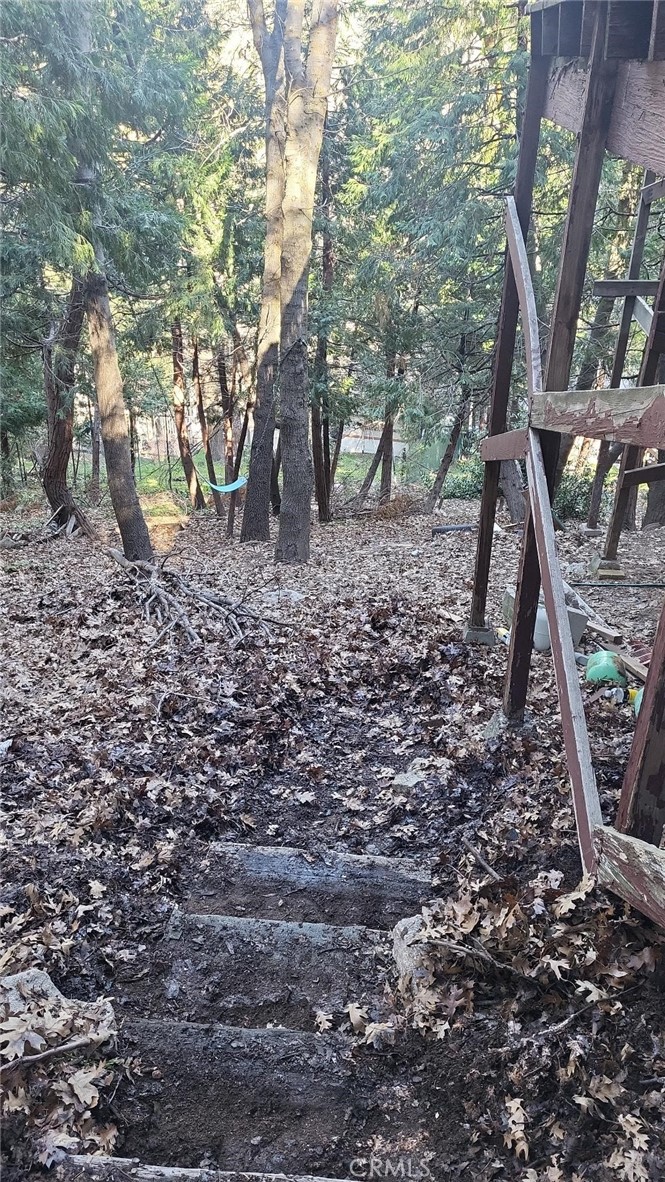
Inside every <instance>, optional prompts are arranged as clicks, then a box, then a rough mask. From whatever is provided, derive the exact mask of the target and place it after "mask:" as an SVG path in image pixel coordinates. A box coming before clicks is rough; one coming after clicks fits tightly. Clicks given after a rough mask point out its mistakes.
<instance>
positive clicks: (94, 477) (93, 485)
mask: <svg viewBox="0 0 665 1182" xmlns="http://www.w3.org/2000/svg"><path fill="white" fill-rule="evenodd" d="M100 442H101V439H100V431H99V407H98V405H97V400H96V399H95V401H94V402H93V403H92V407H91V415H90V450H91V454H92V467H91V469H90V483H89V485H88V500H89V501H90V502H91V503H92V504H93V505H98V504H99V500H100V496H101V490H100V482H99V450H100Z"/></svg>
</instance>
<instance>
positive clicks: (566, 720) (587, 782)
mask: <svg viewBox="0 0 665 1182" xmlns="http://www.w3.org/2000/svg"><path fill="white" fill-rule="evenodd" d="M526 466H527V477H528V482H529V500H530V505H531V517H532V521H533V526H534V530H535V535H536V545H537V549H538V559H539V562H540V573H541V576H542V582H543V594H544V596H545V607H546V609H547V623H548V625H549V631H550V638H551V641H552V657H553V660H554V670H555V673H556V681H557V688H558V691H559V706H560V710H561V725H562V728H563V741H564V746H565V749H566V763H567V765H568V775H569V776H570V783H571V788H572V795H573V808H574V810H575V821H576V824H577V836H578V840H579V845H580V854H581V857H582V865H583V867H584V869H585V871H586V872H587V873H589V874H591V873H593V871H594V869H595V861H596V856H595V846H594V839H593V833H594V830H595V829H596V828H597V827H598V826H599V825H602V823H603V819H602V814H601V809H600V799H599V796H598V789H597V787H596V778H595V775H594V771H593V763H592V760H591V748H590V746H589V736H588V733H587V728H586V721H585V718H584V702H583V700H582V691H581V689H580V678H579V673H578V670H577V665H576V663H575V649H574V646H573V638H572V636H571V632H570V624H569V622H568V609H567V606H566V597H565V591H564V586H563V579H562V577H561V568H560V566H559V558H558V555H557V550H556V541H555V538H554V524H553V522H552V510H551V506H550V494H549V488H548V483H547V476H546V473H545V464H544V460H543V453H542V448H541V443H540V436H539V435H538V434H537V433H536V432H535V431H531V432H530V433H529V450H528V452H527V457H526Z"/></svg>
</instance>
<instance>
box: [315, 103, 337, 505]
mask: <svg viewBox="0 0 665 1182" xmlns="http://www.w3.org/2000/svg"><path fill="white" fill-rule="evenodd" d="M327 122H328V112H327V110H326V116H325V119H324V121H323V143H322V146H321V213H322V217H323V243H322V252H321V277H322V287H323V293H324V294H323V299H324V301H325V300H326V297H329V296H330V293H331V291H332V288H333V283H334V278H335V255H334V248H333V240H332V234H331V217H332V185H331V183H330V153H329V151H328V148H327V145H326V126H327ZM326 314H327V308H326V307H325V306H324V323H323V325H322V326H321V327H320V328H319V332H318V336H317V340H316V356H315V358H314V388H313V390H312V458H313V460H314V488H315V492H316V503H317V507H318V510H319V521H321V522H323V523H326V522H329V521H332V508H331V502H330V494H331V480H330V391H329V373H328V331H327V327H326V325H325V315H326Z"/></svg>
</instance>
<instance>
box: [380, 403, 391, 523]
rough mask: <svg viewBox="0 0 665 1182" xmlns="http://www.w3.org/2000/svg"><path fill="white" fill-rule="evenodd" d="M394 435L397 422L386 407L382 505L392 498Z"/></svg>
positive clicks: (382, 466) (382, 461) (382, 462)
mask: <svg viewBox="0 0 665 1182" xmlns="http://www.w3.org/2000/svg"><path fill="white" fill-rule="evenodd" d="M394 435H395V423H394V420H393V416H392V414H391V412H390V410H389V409H388V407H386V419H385V427H384V442H383V452H382V455H381V489H380V492H379V502H380V504H382V505H383V504H385V503H386V502H387V501H389V500H390V497H391V494H392V486H393V441H394Z"/></svg>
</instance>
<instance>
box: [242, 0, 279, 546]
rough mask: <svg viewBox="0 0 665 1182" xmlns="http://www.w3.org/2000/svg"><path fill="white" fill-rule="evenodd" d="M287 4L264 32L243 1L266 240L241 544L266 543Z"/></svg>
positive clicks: (252, 4) (259, 12)
mask: <svg viewBox="0 0 665 1182" xmlns="http://www.w3.org/2000/svg"><path fill="white" fill-rule="evenodd" d="M288 3H289V0H276V3H275V15H274V23H273V28H272V32H270V33H269V32H268V29H267V27H266V22H265V16H264V11H263V0H248V6H249V15H250V21H251V25H252V34H253V38H254V45H255V47H256V50H257V52H258V54H259V57H260V59H261V66H262V68H263V80H264V84H265V95H266V102H265V153H266V205H265V210H266V235H265V245H264V253H263V283H262V289H261V310H260V313H259V335H258V345H257V358H256V401H255V407H254V434H253V437H252V451H251V455H250V461H249V482H248V485H247V495H246V498H245V511H244V514H243V519H242V529H241V531H240V540H241V542H268V541H270V519H269V506H270V474H271V471H272V452H273V436H274V434H275V405H274V394H275V384H276V382H277V380H278V372H279V341H280V323H281V311H280V276H281V267H282V235H283V227H284V215H283V210H282V202H283V199H284V189H285V175H284V155H285V144H286V123H287V101H286V89H285V75H284V23H285V19H286V15H287V8H288Z"/></svg>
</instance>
